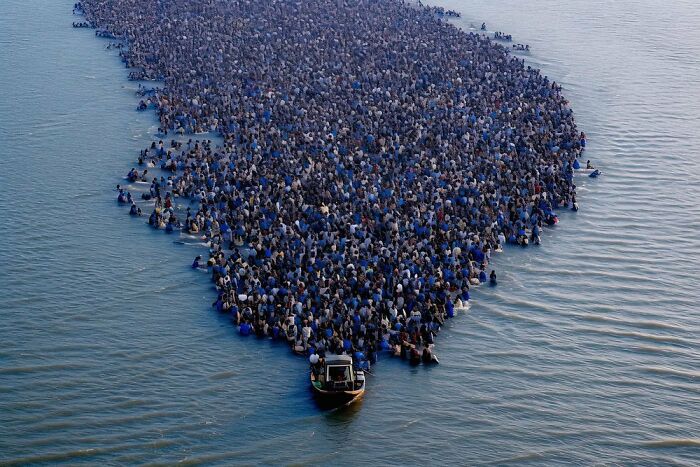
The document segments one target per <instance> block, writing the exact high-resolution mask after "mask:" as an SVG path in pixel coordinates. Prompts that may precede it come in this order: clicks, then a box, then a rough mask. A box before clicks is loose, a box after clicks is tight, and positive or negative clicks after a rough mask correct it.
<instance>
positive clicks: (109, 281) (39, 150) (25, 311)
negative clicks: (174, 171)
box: [0, 0, 700, 465]
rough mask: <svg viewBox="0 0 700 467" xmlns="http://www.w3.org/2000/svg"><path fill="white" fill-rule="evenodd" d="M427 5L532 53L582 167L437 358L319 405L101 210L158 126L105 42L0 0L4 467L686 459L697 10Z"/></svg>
mask: <svg viewBox="0 0 700 467" xmlns="http://www.w3.org/2000/svg"><path fill="white" fill-rule="evenodd" d="M441 4H442V5H444V6H446V7H448V8H455V9H457V10H459V11H461V12H462V13H463V16H462V18H461V19H459V20H457V21H456V22H457V23H458V24H459V25H461V26H462V27H465V28H469V25H470V23H474V24H477V25H480V24H481V22H482V21H485V22H486V23H487V26H488V27H489V29H490V30H491V31H497V30H498V31H504V32H506V33H510V34H513V35H514V41H515V42H522V43H528V44H530V47H531V49H532V52H531V53H530V54H528V61H529V63H531V64H533V66H537V67H540V68H542V70H543V72H544V73H545V74H547V75H549V76H550V77H551V78H552V79H554V80H556V81H557V82H559V83H561V84H563V86H564V88H565V90H566V94H567V96H569V98H570V100H571V102H572V106H573V108H574V109H575V111H576V115H577V119H578V123H579V125H580V127H581V128H582V129H583V130H584V131H585V132H586V133H587V135H588V137H589V150H588V152H587V154H586V156H587V157H588V158H590V159H591V160H592V161H593V162H594V164H596V165H597V166H599V167H600V168H601V169H602V171H603V172H604V175H603V177H601V178H599V179H597V180H590V179H588V178H585V177H584V178H580V179H579V183H578V184H579V192H580V196H579V202H580V204H581V208H582V209H581V211H579V212H578V213H564V214H563V215H562V222H561V223H560V224H559V225H558V226H557V227H556V228H554V229H549V230H547V231H546V233H545V235H544V238H543V240H544V241H543V245H542V246H540V247H530V248H528V249H519V248H510V249H507V250H506V253H505V254H504V255H500V256H499V257H498V258H497V259H496V268H497V270H498V271H499V279H500V281H499V286H498V287H497V288H495V289H491V288H489V289H481V290H478V291H477V292H475V293H474V296H475V303H474V304H473V306H472V308H471V310H470V312H469V313H468V314H464V315H460V316H458V317H457V318H456V319H454V320H452V321H451V322H450V323H449V324H448V326H447V328H446V329H445V330H444V331H443V332H442V333H441V334H440V336H439V340H438V345H437V351H438V353H439V355H440V361H441V365H439V366H436V367H432V368H424V367H417V368H409V367H408V366H407V365H406V364H405V363H403V362H401V361H399V360H394V359H384V360H382V361H381V362H380V364H379V365H377V366H376V367H375V371H374V373H375V376H374V377H373V378H372V379H371V380H370V381H369V385H368V390H367V394H366V396H365V399H364V401H362V403H361V404H358V405H356V406H354V407H352V408H351V409H350V410H345V411H340V412H332V413H327V412H320V411H319V410H318V409H317V408H316V407H315V406H314V404H313V402H312V401H311V399H310V395H309V392H308V388H307V381H306V362H305V361H304V360H303V359H300V358H295V357H293V356H291V355H290V353H289V352H288V351H287V350H286V349H285V348H284V346H282V345H277V344H273V343H270V342H268V341H265V340H255V339H254V338H250V339H248V340H245V339H243V338H240V337H238V336H237V334H236V333H235V330H234V329H233V327H232V326H231V325H230V324H229V323H228V322H227V321H226V320H225V319H223V318H220V317H217V316H216V314H215V313H214V312H213V311H212V310H211V309H210V308H209V306H208V305H209V303H210V302H211V301H212V300H213V299H214V294H213V292H212V290H211V288H210V284H209V282H208V280H207V277H206V275H204V274H198V273H195V272H192V271H191V270H190V269H189V268H188V263H189V261H191V259H192V257H193V256H194V255H195V254H196V252H197V251H198V250H197V248H196V247H192V246H184V245H174V244H173V243H172V241H173V240H174V239H175V237H173V236H166V235H165V234H162V233H160V232H153V231H151V230H150V229H147V228H146V227H145V226H144V225H143V224H142V222H143V219H140V220H135V219H131V218H129V217H128V215H127V213H126V211H125V210H124V209H122V208H119V207H117V206H116V203H115V202H114V198H115V194H114V192H112V191H110V187H112V186H114V185H115V184H116V183H120V182H123V181H122V180H121V176H122V175H123V174H125V173H126V171H128V169H129V168H130V167H131V164H132V163H133V162H132V161H134V160H135V158H136V155H137V154H138V150H139V149H142V148H143V147H144V146H145V144H146V143H147V142H148V141H150V139H149V135H150V134H152V133H153V131H154V130H155V127H156V123H155V120H154V117H153V115H152V114H149V113H137V112H135V111H134V108H135V106H136V103H137V100H136V98H135V96H134V90H135V86H136V85H135V84H134V83H130V82H127V81H126V80H125V78H126V75H127V71H126V70H124V69H123V68H121V65H120V62H119V61H118V59H117V58H116V53H115V52H114V51H104V50H103V49H104V47H105V44H106V41H104V40H100V39H96V38H94V37H93V35H92V31H90V30H73V29H72V28H71V27H70V24H71V22H72V21H73V20H74V18H73V16H72V15H71V14H70V10H71V6H72V2H69V1H65V0H62V1H55V2H52V1H48V0H29V1H20V0H4V1H3V2H2V3H1V4H0V86H1V88H2V92H1V93H0V137H1V139H2V147H3V151H2V162H3V167H2V171H1V172H0V195H1V196H0V207H1V208H2V209H1V212H2V215H3V220H2V222H0V234H1V235H2V242H0V310H1V311H0V318H1V320H2V325H0V463H4V462H9V463H12V462H17V463H22V462H31V461H34V462H41V461H44V462H59V461H60V462H65V463H71V464H73V463H81V462H82V463H89V464H97V463H146V462H151V461H155V462H164V463H171V462H177V461H185V462H192V463H200V462H210V463H220V464H230V463H233V462H241V463H295V462H298V463H317V464H319V463H331V462H333V463H341V462H342V463H349V464H357V463H360V462H363V461H364V462H371V463H374V464H377V463H389V464H398V463H410V464H427V463H436V462H440V463H459V464H464V463H469V464H473V463H499V464H510V463H518V462H525V463H532V464H542V463H564V462H572V463H597V462H605V463H613V462H614V463H623V464H637V463H646V464H687V465H692V464H697V463H698V462H700V415H698V414H699V413H700V410H699V409H700V337H699V332H700V324H698V321H699V318H700V311H699V310H698V304H699V303H700V291H699V286H700V284H699V283H698V278H699V277H700V266H698V261H700V240H699V239H698V238H699V237H698V234H697V232H698V229H699V228H700V208H699V207H698V199H700V175H699V174H700V149H698V148H700V131H698V128H699V124H700V91H698V89H700V35H699V34H697V26H698V24H700V9H699V8H697V6H696V3H695V2H694V1H691V0H677V1H662V0H638V1H632V0H619V1H617V2H607V1H602V0H594V1H584V0H566V1H564V0H562V1H560V2H549V1H545V0H533V1H526V2H523V1H516V0H473V1H470V2H466V1H463V0H452V1H450V0H443V1H442V2H441Z"/></svg>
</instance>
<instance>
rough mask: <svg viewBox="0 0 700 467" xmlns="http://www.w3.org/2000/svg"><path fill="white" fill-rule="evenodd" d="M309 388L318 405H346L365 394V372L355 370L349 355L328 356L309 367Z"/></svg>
mask: <svg viewBox="0 0 700 467" xmlns="http://www.w3.org/2000/svg"><path fill="white" fill-rule="evenodd" d="M310 375H311V376H310V377H311V388H312V390H313V393H314V396H315V397H316V399H317V401H318V402H319V404H321V405H323V406H328V407H339V406H343V405H348V404H350V403H352V402H354V401H356V400H357V399H359V398H360V397H362V394H364V392H365V372H364V371H363V370H357V369H355V367H354V366H353V364H352V357H350V356H349V355H328V356H326V357H325V358H321V359H318V360H317V363H315V364H314V363H313V361H312V366H311V372H310Z"/></svg>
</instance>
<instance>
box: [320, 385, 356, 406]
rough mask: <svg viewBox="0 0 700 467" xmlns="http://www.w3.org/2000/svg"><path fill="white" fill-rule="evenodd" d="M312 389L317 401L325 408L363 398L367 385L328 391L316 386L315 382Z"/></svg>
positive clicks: (347, 403)
mask: <svg viewBox="0 0 700 467" xmlns="http://www.w3.org/2000/svg"><path fill="white" fill-rule="evenodd" d="M311 389H312V391H313V394H314V398H315V399H316V402H317V403H318V404H319V405H320V406H322V407H324V408H335V407H340V406H343V405H349V404H351V403H353V402H355V401H357V400H358V399H360V398H362V395H363V394H364V393H365V385H364V384H363V385H362V387H361V388H359V389H355V390H353V391H327V390H324V389H321V388H318V387H316V386H315V385H314V384H313V383H312V384H311Z"/></svg>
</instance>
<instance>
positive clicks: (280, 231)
mask: <svg viewBox="0 0 700 467" xmlns="http://www.w3.org/2000/svg"><path fill="white" fill-rule="evenodd" d="M76 7H77V8H78V9H79V11H81V12H84V14H85V16H86V20H87V21H89V22H90V23H91V24H94V25H96V26H97V27H98V28H101V29H100V30H103V31H107V32H109V34H111V35H113V36H114V37H117V38H121V39H123V40H125V43H126V44H127V46H125V47H124V48H122V49H120V55H121V56H122V58H123V60H124V62H125V64H126V65H127V66H128V67H129V68H130V71H131V73H130V77H131V78H132V79H139V80H148V79H158V80H162V81H163V87H162V88H161V89H152V90H146V89H145V88H143V90H142V91H141V92H142V94H141V95H142V96H143V97H144V99H143V100H142V102H141V103H140V104H139V108H141V109H145V108H149V107H154V108H155V109H156V112H157V115H158V118H159V121H160V128H161V133H162V135H163V138H164V139H165V136H167V135H168V134H169V133H180V134H196V133H200V132H213V133H217V134H221V135H222V136H223V143H222V144H221V145H219V146H215V145H213V144H212V143H211V142H208V141H206V140H197V139H194V140H192V139H190V141H189V142H187V143H184V142H177V141H174V140H173V141H171V142H169V143H167V142H164V141H159V142H154V143H153V144H152V145H151V146H150V147H149V148H147V149H145V150H144V151H142V153H141V155H140V158H139V161H140V163H141V164H143V165H144V166H146V165H148V166H150V167H154V166H155V167H160V168H161V169H164V170H166V171H167V173H168V176H167V178H165V177H164V176H162V177H160V178H158V177H152V176H151V175H149V174H147V173H144V170H143V168H141V169H136V168H134V169H132V171H130V173H129V176H128V178H129V179H130V180H134V181H141V182H143V181H146V182H148V183H150V188H149V190H148V191H147V192H146V193H144V194H143V195H142V199H143V200H145V201H147V202H148V203H152V208H153V212H152V214H151V216H150V218H149V223H150V224H151V225H152V226H154V227H156V228H163V229H167V228H168V226H170V227H169V229H170V230H171V231H172V230H176V229H178V228H180V229H182V231H183V232H184V233H188V234H191V235H197V236H199V237H202V238H204V239H205V240H206V241H207V242H208V245H209V246H210V257H209V258H208V259H207V260H206V261H204V260H202V259H201V258H198V259H196V260H195V262H194V263H193V267H195V268H208V270H210V271H211V274H212V278H213V281H214V283H215V285H216V288H217V290H218V297H217V299H216V301H215V302H214V307H215V308H216V309H217V310H218V311H220V312H222V313H230V314H231V315H232V318H233V320H234V321H235V322H236V324H237V325H238V326H239V329H240V332H241V334H258V335H265V336H272V337H276V338H280V339H285V340H287V341H289V343H290V345H291V346H292V348H293V349H294V351H296V352H298V353H312V352H314V353H317V354H321V355H322V354H323V353H324V352H325V353H328V352H331V353H341V352H345V353H348V354H350V355H358V354H359V355H362V356H365V358H366V359H367V360H368V361H370V362H371V361H373V360H374V359H375V358H376V355H377V352H379V351H381V350H387V351H390V352H394V353H396V354H399V355H405V356H408V357H409V358H411V360H412V361H416V360H417V358H416V356H419V357H422V358H423V360H424V361H431V360H430V358H427V359H426V358H425V355H424V353H425V352H428V354H429V353H430V349H431V347H432V344H433V342H434V336H435V334H436V333H437V332H438V331H439V329H440V327H441V325H442V324H443V323H444V321H445V319H447V318H448V317H450V316H451V315H452V314H453V313H454V310H455V308H460V307H464V306H466V303H467V302H468V300H469V290H470V286H472V285H474V284H479V283H486V282H488V281H489V276H490V279H491V283H492V284H495V282H496V275H495V272H493V271H492V273H491V274H489V273H488V269H490V268H489V262H490V258H491V254H492V252H494V251H499V250H501V248H502V247H503V246H504V245H505V244H506V243H512V244H518V245H522V246H525V245H527V244H528V243H531V242H534V243H539V240H540V235H541V231H542V229H543V227H544V226H546V225H553V224H555V223H556V222H557V221H558V218H557V215H556V210H557V209H561V208H574V207H575V206H576V194H575V185H574V183H573V167H572V164H573V162H574V161H575V160H576V158H577V157H578V156H579V155H580V153H581V151H582V150H583V146H584V145H585V136H584V135H583V134H582V133H579V132H578V130H577V128H576V124H575V122H574V118H573V113H572V111H571V109H570V108H569V106H568V102H567V101H566V99H565V98H564V97H563V96H562V93H561V87H560V86H559V85H558V84H557V83H556V82H552V81H551V80H549V79H548V78H547V77H545V76H542V75H541V74H540V73H539V72H538V70H536V69H533V68H531V67H529V66H525V64H524V62H523V61H522V60H520V59H519V58H517V57H514V56H512V55H511V54H510V52H509V50H508V49H506V48H504V47H502V46H500V45H498V44H496V43H494V42H493V41H492V40H491V39H489V38H488V37H486V36H485V35H481V34H476V33H467V32H464V31H462V30H460V29H458V28H456V27H455V26H453V25H451V24H449V23H447V22H446V21H444V20H442V19H441V18H439V17H437V16H436V15H435V14H434V12H433V11H432V10H430V9H427V8H425V7H421V6H417V5H412V4H408V3H406V2H403V1H400V0H333V1H331V0H305V1H303V2H296V1H289V0H257V1H254V0H226V1H223V0H201V1H197V2H190V1H187V0H171V1H169V2H162V1H157V0H83V1H82V2H81V3H80V4H79V6H76ZM147 170H148V167H147V168H146V171H147ZM121 189H122V193H121V194H120V200H121V201H123V202H124V203H127V204H128V203H131V204H135V200H134V199H131V194H128V193H125V192H124V189H123V188H121ZM175 199H179V200H183V199H186V200H189V201H190V202H191V204H190V207H188V208H187V210H186V213H185V212H183V213H182V214H178V213H176V210H175V208H174V200H175ZM133 210H134V209H133V208H132V211H133ZM418 360H420V358H418Z"/></svg>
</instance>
